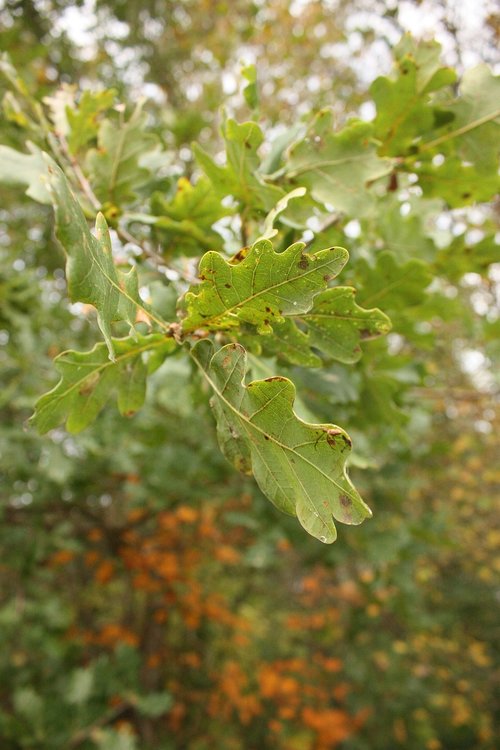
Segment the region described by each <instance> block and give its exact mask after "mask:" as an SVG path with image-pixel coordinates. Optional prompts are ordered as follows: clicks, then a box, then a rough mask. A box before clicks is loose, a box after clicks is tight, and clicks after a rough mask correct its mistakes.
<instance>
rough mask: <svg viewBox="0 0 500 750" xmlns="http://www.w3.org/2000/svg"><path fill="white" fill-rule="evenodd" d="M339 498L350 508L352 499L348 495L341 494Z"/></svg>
mask: <svg viewBox="0 0 500 750" xmlns="http://www.w3.org/2000/svg"><path fill="white" fill-rule="evenodd" d="M339 500H340V504H341V506H342V507H343V508H349V506H350V505H351V500H350V499H349V497H348V496H347V495H340V497H339Z"/></svg>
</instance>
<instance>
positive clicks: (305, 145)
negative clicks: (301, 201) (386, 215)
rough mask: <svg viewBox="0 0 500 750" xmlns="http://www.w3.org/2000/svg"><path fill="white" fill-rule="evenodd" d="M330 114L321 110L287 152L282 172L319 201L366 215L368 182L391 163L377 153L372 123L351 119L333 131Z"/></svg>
mask: <svg viewBox="0 0 500 750" xmlns="http://www.w3.org/2000/svg"><path fill="white" fill-rule="evenodd" d="M332 119H333V115H332V113H331V112H330V111H329V110H322V111H321V112H320V113H319V114H318V115H317V117H316V118H315V119H314V120H313V122H312V124H311V126H310V128H309V130H308V131H307V134H306V137H305V138H304V139H303V140H301V141H299V142H298V143H295V144H294V145H293V146H292V147H291V148H290V151H289V153H288V159H287V162H286V164H285V176H286V177H287V178H288V180H290V181H291V183H292V184H293V185H303V186H304V187H306V188H307V189H308V191H309V192H310V194H311V195H312V197H313V198H314V199H315V200H317V201H319V202H320V203H325V204H329V205H331V206H333V208H334V209H335V210H336V211H342V212H344V213H346V214H349V215H352V216H357V217H360V216H365V215H366V214H368V213H370V211H371V210H372V209H373V207H374V197H373V195H372V194H371V192H370V190H369V183H371V182H373V181H374V180H377V179H379V178H380V177H383V176H384V175H387V174H389V173H390V172H391V171H392V167H393V163H392V160H390V159H381V158H380V157H379V156H377V149H376V145H375V143H374V142H373V126H372V125H371V124H370V123H367V122H361V121H360V120H351V121H349V122H348V123H347V125H346V126H345V127H344V128H343V129H342V131H341V132H339V133H334V132H333V131H332Z"/></svg>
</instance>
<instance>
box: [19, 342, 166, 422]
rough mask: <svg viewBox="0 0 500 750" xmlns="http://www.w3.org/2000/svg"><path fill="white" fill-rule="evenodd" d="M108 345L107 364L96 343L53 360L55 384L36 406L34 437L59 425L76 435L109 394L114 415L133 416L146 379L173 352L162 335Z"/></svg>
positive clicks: (105, 351)
mask: <svg viewBox="0 0 500 750" xmlns="http://www.w3.org/2000/svg"><path fill="white" fill-rule="evenodd" d="M111 344H112V347H113V355H114V356H113V359H112V360H111V359H110V358H109V351H108V349H107V347H106V345H105V344H96V345H95V346H94V348H93V349H92V350H91V351H90V352H63V353H62V354H59V356H58V357H57V358H56V359H55V366H56V369H57V370H58V371H59V373H60V374H61V380H60V381H59V383H58V384H57V385H56V387H55V388H54V389H53V390H52V391H50V392H49V393H47V394H46V395H45V396H42V398H41V399H40V400H39V401H38V402H37V404H36V406H35V413H34V415H33V418H32V422H33V424H34V425H35V426H36V427H37V429H38V431H39V432H40V433H42V434H43V433H45V432H48V430H51V429H53V428H54V427H57V426H58V425H59V424H61V422H64V421H65V422H66V429H67V430H68V431H69V432H80V431H81V430H83V429H85V427H88V425H89V424H92V422H93V421H94V420H95V418H96V416H97V415H98V414H99V412H100V411H101V409H102V408H103V407H104V405H105V404H106V402H107V401H108V400H109V398H110V396H111V395H112V393H113V392H114V391H116V397H117V403H118V410H119V412H120V414H122V415H123V416H125V417H131V416H133V415H134V414H135V412H136V411H137V410H138V409H140V408H141V406H142V405H143V403H144V398H145V396H146V379H147V376H148V374H150V373H152V372H154V370H155V369H156V367H158V366H159V365H160V364H161V362H162V359H163V358H164V357H165V356H167V355H168V354H170V353H171V352H172V351H173V350H175V349H176V344H175V342H174V340H173V339H166V338H165V336H163V335H162V334H151V335H149V336H140V335H136V336H134V338H132V337H130V338H127V339H112V341H111ZM146 354H147V355H149V357H150V358H149V360H148V362H146V361H145V360H144V355H146ZM151 355H153V356H151Z"/></svg>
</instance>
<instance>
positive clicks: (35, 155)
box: [0, 142, 51, 206]
mask: <svg viewBox="0 0 500 750" xmlns="http://www.w3.org/2000/svg"><path fill="white" fill-rule="evenodd" d="M27 146H28V148H29V150H30V153H29V154H22V153H21V152H20V151H16V150H15V149H13V148H9V146H0V183H3V184H4V185H12V186H17V185H21V186H22V187H25V188H27V190H26V195H28V196H29V197H30V198H32V199H33V200H35V201H38V203H44V204H46V205H49V206H50V203H51V198H50V194H49V192H48V190H47V188H46V186H45V184H44V182H43V179H42V178H43V176H44V175H45V173H46V171H47V169H46V166H45V162H44V160H43V156H42V151H40V149H39V148H38V147H37V146H35V145H34V144H33V143H30V142H28V143H27Z"/></svg>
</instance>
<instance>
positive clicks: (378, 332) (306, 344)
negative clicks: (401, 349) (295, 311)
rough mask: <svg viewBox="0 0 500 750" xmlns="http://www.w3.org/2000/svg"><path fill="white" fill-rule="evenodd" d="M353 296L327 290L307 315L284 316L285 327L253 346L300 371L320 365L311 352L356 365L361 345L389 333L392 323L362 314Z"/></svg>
mask: <svg viewBox="0 0 500 750" xmlns="http://www.w3.org/2000/svg"><path fill="white" fill-rule="evenodd" d="M355 295H356V290H355V289H353V288H352V287H342V286H339V287H334V288H333V289H327V290H326V291H324V292H321V293H320V294H318V295H317V296H316V297H315V298H314V304H313V306H312V307H311V309H310V310H309V311H308V312H305V313H302V314H299V315H296V316H287V319H286V321H285V322H284V323H281V324H279V325H274V326H273V333H272V335H271V336H266V337H259V338H257V337H255V339H254V341H253V343H254V345H255V344H260V345H261V347H262V349H263V350H264V351H265V352H266V353H267V354H275V355H277V356H279V357H281V358H282V359H286V360H288V361H289V362H291V363H292V364H295V365H302V366H303V367H318V366H321V365H322V360H321V358H320V357H318V356H317V355H316V354H315V353H314V352H313V351H312V349H316V350H319V351H320V352H321V353H322V354H324V355H326V356H327V357H329V358H332V359H336V360H338V361H339V362H345V363H353V362H357V361H358V360H359V359H360V357H361V346H360V343H361V341H366V340H367V339H373V338H376V337H377V336H382V335H384V334H386V333H388V332H389V331H390V329H391V321H390V320H389V318H388V317H387V315H384V313H383V312H381V311H380V310H377V309H373V310H364V309H363V308H362V307H360V306H359V305H357V304H356V302H355V299H354V298H355ZM297 324H299V325H300V326H302V327H303V328H305V332H304V331H303V330H302V329H301V328H299V327H298V325H297Z"/></svg>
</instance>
